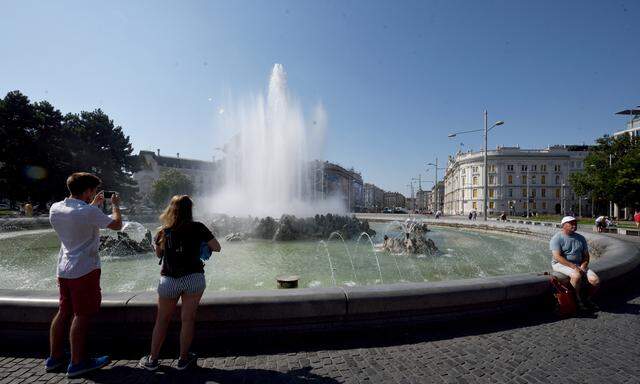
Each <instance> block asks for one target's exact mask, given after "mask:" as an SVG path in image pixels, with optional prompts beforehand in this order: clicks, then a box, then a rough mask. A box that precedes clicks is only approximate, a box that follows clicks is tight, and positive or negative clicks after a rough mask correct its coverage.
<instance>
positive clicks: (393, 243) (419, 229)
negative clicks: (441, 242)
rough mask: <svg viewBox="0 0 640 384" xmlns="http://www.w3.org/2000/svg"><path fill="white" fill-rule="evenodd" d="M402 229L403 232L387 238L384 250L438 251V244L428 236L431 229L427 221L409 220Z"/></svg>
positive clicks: (434, 252)
mask: <svg viewBox="0 0 640 384" xmlns="http://www.w3.org/2000/svg"><path fill="white" fill-rule="evenodd" d="M402 229H403V233H402V234H400V235H398V236H396V237H389V238H387V239H386V240H385V242H384V243H383V244H382V249H383V250H385V251H388V252H391V253H404V254H411V255H434V254H436V253H437V252H438V247H436V244H435V243H434V242H433V240H431V239H429V238H427V236H426V233H427V232H428V231H429V229H428V228H427V223H420V222H407V223H404V224H403V225H402Z"/></svg>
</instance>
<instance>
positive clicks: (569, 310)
mask: <svg viewBox="0 0 640 384" xmlns="http://www.w3.org/2000/svg"><path fill="white" fill-rule="evenodd" d="M551 285H552V286H553V291H554V293H553V296H554V297H555V298H556V308H555V312H556V314H557V315H558V316H560V317H562V318H567V317H571V316H573V315H575V314H576V310H577V307H576V299H575V295H574V294H573V289H570V288H569V287H566V286H564V285H563V284H562V283H561V282H560V281H559V280H558V278H557V277H555V276H551Z"/></svg>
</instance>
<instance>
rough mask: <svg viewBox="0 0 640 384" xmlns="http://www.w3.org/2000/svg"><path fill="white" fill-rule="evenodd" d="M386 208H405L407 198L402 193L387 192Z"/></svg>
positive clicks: (385, 198)
mask: <svg viewBox="0 0 640 384" xmlns="http://www.w3.org/2000/svg"><path fill="white" fill-rule="evenodd" d="M384 206H385V207H387V208H396V207H400V208H405V207H406V198H405V197H404V195H403V194H402V193H400V192H385V193H384Z"/></svg>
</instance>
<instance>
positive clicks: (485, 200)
mask: <svg viewBox="0 0 640 384" xmlns="http://www.w3.org/2000/svg"><path fill="white" fill-rule="evenodd" d="M487 119H488V114H487V111H486V110H485V111H484V129H473V130H471V131H461V132H455V133H450V134H449V135H448V137H450V138H451V137H456V136H457V135H459V134H462V133H471V132H480V131H484V158H483V163H484V177H483V179H484V187H483V188H482V199H483V211H484V221H487V213H488V212H487V210H488V209H487V208H488V197H489V196H488V190H489V187H488V185H487V184H488V179H489V176H488V169H487V151H488V147H487V141H488V139H487V137H488V135H489V131H490V130H492V129H493V128H494V127H497V126H498V125H502V124H504V121H502V120H498V121H496V122H495V123H493V125H492V126H491V127H488V123H487Z"/></svg>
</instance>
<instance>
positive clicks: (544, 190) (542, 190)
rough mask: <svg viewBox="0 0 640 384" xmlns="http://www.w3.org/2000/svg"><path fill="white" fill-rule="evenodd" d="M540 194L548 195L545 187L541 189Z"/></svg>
mask: <svg viewBox="0 0 640 384" xmlns="http://www.w3.org/2000/svg"><path fill="white" fill-rule="evenodd" d="M540 194H541V195H542V197H546V196H547V190H546V189H545V188H542V189H541V190H540Z"/></svg>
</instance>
